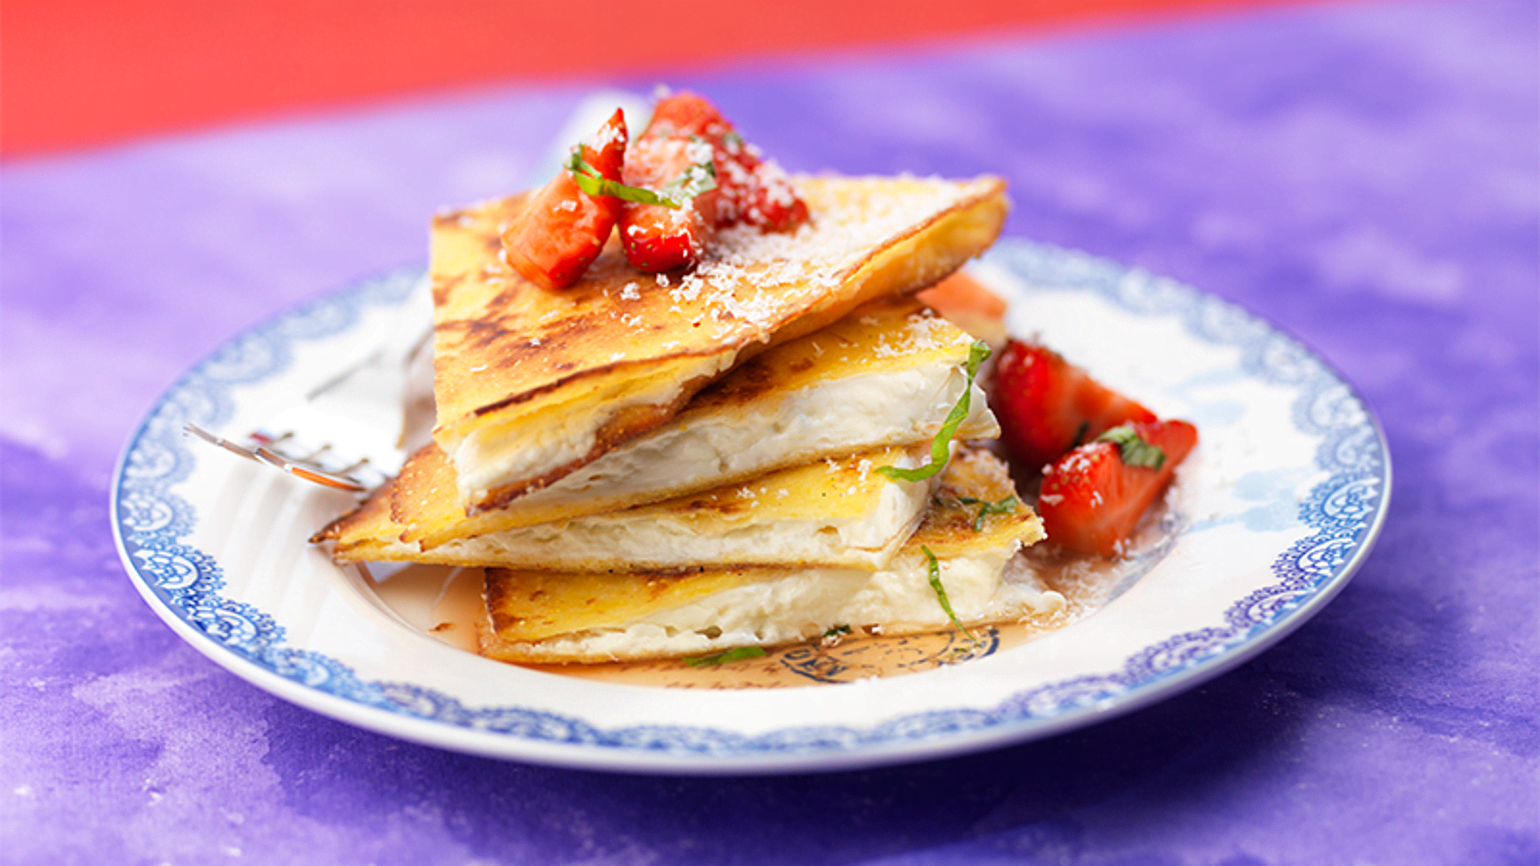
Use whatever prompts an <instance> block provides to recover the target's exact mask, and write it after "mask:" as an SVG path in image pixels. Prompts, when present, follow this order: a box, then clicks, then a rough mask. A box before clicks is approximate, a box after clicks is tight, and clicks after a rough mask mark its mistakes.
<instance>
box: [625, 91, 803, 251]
mask: <svg viewBox="0 0 1540 866" xmlns="http://www.w3.org/2000/svg"><path fill="white" fill-rule="evenodd" d="M625 175H626V183H627V184H628V185H630V186H634V187H642V188H646V189H650V190H654V191H656V192H658V193H660V194H661V195H663V196H666V197H668V198H669V199H671V200H674V201H675V202H676V203H678V204H681V205H682V207H680V208H677V209H675V208H671V207H669V206H667V205H666V204H654V203H647V202H634V203H628V204H627V205H626V207H625V209H624V210H623V211H622V213H621V218H620V239H621V243H622V244H623V245H624V246H625V250H626V257H627V259H628V260H630V262H631V264H633V265H635V266H636V267H638V268H641V269H642V270H645V271H654V272H655V271H665V270H672V269H674V268H677V267H683V266H686V265H692V264H694V263H696V262H697V261H699V260H700V256H701V254H702V252H703V251H704V248H705V245H706V244H707V243H709V242H710V240H711V238H712V237H713V236H714V235H715V233H716V231H717V230H718V229H722V228H727V227H729V226H733V225H737V224H738V223H746V224H748V225H752V226H756V227H758V228H760V229H763V230H765V231H787V230H791V229H795V228H796V227H797V226H799V225H801V224H802V223H804V222H806V221H807V218H808V212H807V205H806V204H805V203H804V202H803V201H802V200H801V199H800V198H798V197H797V194H796V190H794V189H793V188H792V186H791V181H790V180H789V179H788V178H787V177H786V174H785V173H784V172H782V171H781V170H780V167H779V166H777V165H776V164H775V163H773V162H768V161H765V160H763V159H761V157H760V154H759V151H758V150H757V149H756V148H755V147H754V146H753V145H751V144H748V143H747V142H745V141H744V140H743V138H742V137H741V136H740V135H738V133H737V131H736V130H734V129H733V125H732V124H731V123H730V122H728V120H727V119H726V118H725V117H723V116H722V113H721V112H720V111H718V110H717V108H716V106H714V105H712V104H711V103H710V102H709V101H707V100H705V99H703V98H701V97H699V96H696V95H695V94H693V93H676V94H673V95H671V96H669V97H667V98H665V99H663V100H662V101H660V102H659V103H658V105H657V107H656V108H655V109H654V110H653V116H652V121H651V122H649V123H648V124H647V128H646V129H645V130H643V132H642V134H641V135H640V136H638V137H637V140H636V143H635V144H633V145H632V147H631V150H630V151H629V152H628V153H627V154H626V172H625Z"/></svg>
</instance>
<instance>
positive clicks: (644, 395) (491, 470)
mask: <svg viewBox="0 0 1540 866" xmlns="http://www.w3.org/2000/svg"><path fill="white" fill-rule="evenodd" d="M733 361H734V356H732V355H726V356H719V357H716V358H712V359H710V360H709V361H707V362H703V363H702V364H701V365H700V367H699V369H697V370H694V371H692V373H691V375H689V376H685V377H681V378H679V379H676V380H671V381H668V382H666V383H664V384H662V385H655V386H653V387H651V388H648V389H645V390H642V389H637V390H634V391H631V392H629V393H622V394H617V395H611V396H609V397H607V398H606V399H605V400H604V405H605V406H606V407H607V409H608V412H607V413H606V414H602V415H601V414H597V413H589V412H567V411H561V410H560V409H559V408H558V409H552V410H551V411H548V412H545V413H542V414H541V415H540V417H539V418H538V419H536V420H534V421H533V422H529V423H521V424H517V425H512V427H511V428H510V427H507V426H504V425H499V424H485V425H481V426H476V427H473V428H472V429H471V430H470V431H469V432H468V433H467V434H466V435H465V436H464V437H462V438H461V439H460V440H459V441H456V442H445V441H442V440H441V441H440V443H439V444H440V447H442V448H444V451H445V453H446V454H447V455H448V457H449V459H450V460H451V461H453V462H454V465H455V473H456V474H457V476H458V478H459V484H460V495H461V497H462V498H463V499H464V500H465V501H467V502H480V501H481V500H482V499H484V498H486V497H487V495H488V494H490V493H491V492H492V491H494V490H497V489H499V488H501V487H506V486H508V485H512V484H519V483H523V482H526V481H529V480H531V479H534V478H539V477H541V476H542V475H545V474H546V473H548V472H551V471H553V470H555V469H558V468H560V467H562V466H566V465H568V464H570V463H573V462H575V461H578V460H582V459H583V458H585V457H587V456H588V454H589V453H590V452H591V451H593V449H594V445H595V444H596V443H597V442H598V433H599V430H600V429H602V428H603V426H604V424H605V423H607V422H608V421H609V420H610V419H611V418H614V417H617V416H619V415H620V414H621V413H622V412H624V411H626V410H627V409H630V408H632V407H635V406H668V405H670V404H672V403H673V402H674V401H675V400H677V399H679V396H680V394H682V393H683V391H684V389H683V387H682V385H681V383H682V382H683V381H685V380H687V379H699V378H702V377H705V378H714V377H716V376H717V375H718V374H719V373H721V372H722V371H723V370H726V369H727V368H728V367H730V366H731V365H732V363H733ZM510 429H511V431H512V432H510Z"/></svg>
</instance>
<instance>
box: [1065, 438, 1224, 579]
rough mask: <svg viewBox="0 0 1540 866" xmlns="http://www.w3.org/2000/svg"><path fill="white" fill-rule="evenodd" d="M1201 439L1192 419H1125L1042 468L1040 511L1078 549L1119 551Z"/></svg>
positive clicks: (1106, 552)
mask: <svg viewBox="0 0 1540 866" xmlns="http://www.w3.org/2000/svg"><path fill="white" fill-rule="evenodd" d="M1197 444H1198V430H1197V428H1196V427H1193V426H1192V425H1191V424H1189V423H1187V422H1186V421H1153V422H1138V423H1134V424H1126V425H1122V426H1119V427H1116V428H1113V429H1112V430H1109V431H1107V432H1106V433H1103V434H1102V435H1101V436H1100V437H1098V439H1097V441H1095V442H1092V443H1090V444H1088V445H1082V446H1080V447H1078V448H1076V449H1074V450H1073V451H1071V452H1069V453H1068V454H1065V455H1064V456H1063V457H1061V458H1059V460H1058V461H1056V462H1055V463H1054V464H1053V465H1051V466H1049V467H1047V468H1046V469H1044V470H1043V486H1042V490H1041V492H1040V493H1039V494H1038V504H1037V510H1038V514H1039V515H1040V516H1041V517H1042V518H1043V530H1044V531H1045V532H1047V534H1048V540H1049V541H1050V542H1052V543H1054V544H1057V545H1058V546H1059V547H1061V548H1063V549H1065V550H1068V551H1071V552H1073V553H1086V554H1092V555H1095V556H1109V557H1110V556H1117V555H1118V554H1120V553H1122V552H1124V551H1123V548H1124V543H1125V541H1126V540H1127V539H1128V537H1129V535H1131V534H1132V533H1133V531H1134V527H1135V526H1137V525H1138V523H1139V518H1140V517H1142V516H1143V515H1144V512H1145V510H1146V509H1148V508H1149V507H1150V505H1151V503H1153V502H1154V501H1155V498H1156V497H1158V496H1159V495H1160V494H1161V492H1162V491H1164V490H1165V489H1166V485H1168V484H1170V483H1171V477H1172V475H1173V474H1175V472H1176V467H1177V464H1179V463H1181V462H1182V461H1183V460H1184V459H1186V458H1187V455H1188V454H1189V453H1191V451H1192V449H1193V448H1194V447H1195V446H1196V445H1197Z"/></svg>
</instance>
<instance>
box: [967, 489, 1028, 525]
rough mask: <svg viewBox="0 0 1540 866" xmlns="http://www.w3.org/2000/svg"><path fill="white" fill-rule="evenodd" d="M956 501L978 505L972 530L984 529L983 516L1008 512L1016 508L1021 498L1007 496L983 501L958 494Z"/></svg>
mask: <svg viewBox="0 0 1540 866" xmlns="http://www.w3.org/2000/svg"><path fill="white" fill-rule="evenodd" d="M957 501H958V502H961V503H962V504H964V505H977V506H978V507H979V513H978V516H977V517H975V518H973V531H974V532H983V531H984V518H986V517H988V516H989V515H991V514H1010V513H1011V512H1012V511H1015V510H1016V506H1018V505H1020V504H1021V500H1019V499H1017V498H1016V497H1014V496H1007V497H1005V498H1004V499H1002V500H1000V501H999V502H985V501H984V500H982V499H974V498H973V497H972V496H959V497H957Z"/></svg>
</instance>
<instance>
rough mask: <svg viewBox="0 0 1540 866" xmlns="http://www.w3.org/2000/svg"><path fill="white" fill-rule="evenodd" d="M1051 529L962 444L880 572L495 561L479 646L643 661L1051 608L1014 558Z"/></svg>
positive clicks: (511, 655)
mask: <svg viewBox="0 0 1540 866" xmlns="http://www.w3.org/2000/svg"><path fill="white" fill-rule="evenodd" d="M1042 537H1043V535H1042V524H1041V521H1039V520H1038V518H1037V515H1036V514H1035V513H1034V512H1033V511H1032V509H1031V508H1029V507H1028V506H1026V505H1023V504H1021V503H1020V502H1019V501H1017V500H1016V499H1015V489H1014V487H1013V486H1012V484H1011V481H1010V478H1009V475H1008V473H1007V470H1006V467H1005V466H1004V464H1003V463H1001V462H1000V461H999V459H998V458H995V457H994V456H993V455H991V454H989V453H988V452H987V451H984V450H982V449H970V450H964V451H961V452H959V454H958V455H957V456H956V457H954V458H953V460H952V462H951V464H950V465H949V466H948V468H947V470H946V472H945V473H944V475H943V479H942V483H941V487H940V489H939V490H938V491H937V493H936V494H935V495H934V496H933V498H932V501H931V505H930V507H929V509H928V510H927V512H926V514H925V517H924V520H923V522H922V523H921V525H920V527H919V528H918V529H917V530H916V531H915V533H914V534H913V535H912V536H911V537H910V538H909V539H908V541H906V542H905V544H904V545H903V547H902V548H901V549H900V550H899V552H898V554H897V555H896V556H894V557H893V559H891V560H890V561H889V562H888V563H887V564H886V565H885V566H883V567H881V568H879V569H877V570H870V569H860V568H832V567H793V568H753V567H710V568H700V569H690V570H686V571H677V570H675V571H652V572H640V573H631V574H622V573H608V572H584V573H560V572H552V571H541V570H535V569H525V568H517V569H515V568H492V569H488V570H487V572H486V601H487V618H486V620H485V621H483V622H482V623H481V626H480V646H481V652H482V654H483V655H486V656H489V657H492V658H496V659H500V660H503V661H511V662H529V663H565V662H599V661H614V660H639V659H648V658H668V657H678V656H689V655H698V654H708V653H715V652H719V651H722V650H727V649H732V648H737V647H768V646H776V645H780V644H786V643H793V642H797V641H803V640H810V639H816V638H818V637H820V636H821V635H824V634H826V633H829V632H831V631H836V630H839V629H846V630H849V629H852V628H861V629H864V630H866V631H868V632H870V633H874V634H876V633H880V634H886V635H895V634H905V633H922V632H934V631H941V630H944V629H947V628H951V627H959V628H962V627H966V628H973V627H976V626H982V625H987V624H993V623H1000V622H1006V621H1017V620H1023V619H1028V618H1032V617H1036V616H1051V615H1053V614H1054V613H1056V612H1057V611H1059V610H1062V609H1063V607H1064V599H1063V597H1062V596H1060V595H1059V594H1058V593H1056V592H1053V591H1050V590H1047V589H1046V588H1045V587H1044V586H1043V585H1042V584H1041V583H1040V582H1039V581H1038V580H1037V578H1036V576H1035V575H1034V574H1032V573H1031V571H1030V570H1029V569H1027V568H1025V567H1024V566H1023V564H1022V563H1021V561H1020V559H1019V558H1017V557H1015V553H1016V551H1017V550H1019V549H1020V548H1021V547H1022V546H1023V545H1028V544H1032V543H1035V542H1036V541H1038V540H1040V539H1041V538H1042ZM938 587H940V588H939V589H938Z"/></svg>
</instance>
